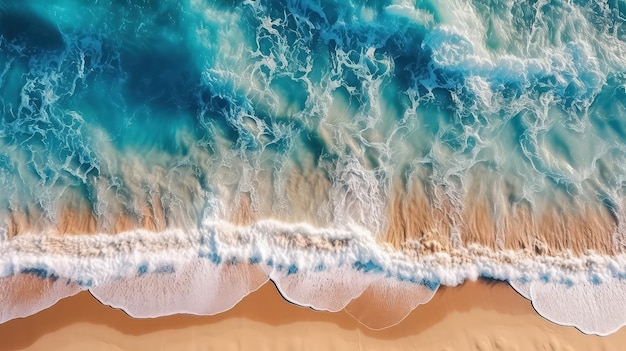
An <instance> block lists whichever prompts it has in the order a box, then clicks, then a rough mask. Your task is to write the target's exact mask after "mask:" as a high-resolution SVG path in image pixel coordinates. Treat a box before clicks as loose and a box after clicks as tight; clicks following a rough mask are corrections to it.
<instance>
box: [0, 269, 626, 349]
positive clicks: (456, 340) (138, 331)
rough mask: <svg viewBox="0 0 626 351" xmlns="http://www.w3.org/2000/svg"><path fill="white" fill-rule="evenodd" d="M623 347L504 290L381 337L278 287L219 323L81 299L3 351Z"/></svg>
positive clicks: (418, 317)
mask: <svg viewBox="0 0 626 351" xmlns="http://www.w3.org/2000/svg"><path fill="white" fill-rule="evenodd" d="M372 303H374V302H372ZM624 343H626V329H624V330H620V331H618V332H617V333H615V334H613V335H610V336H608V337H597V336H590V335H585V334H582V333H581V332H579V331H578V330H576V329H574V328H572V327H563V326H558V325H555V324H553V323H550V322H548V321H547V320H545V319H543V318H541V317H540V316H539V315H537V313H536V312H535V311H534V310H533V308H532V306H531V304H530V302H529V301H528V300H526V299H524V298H523V297H521V296H520V295H518V294H517V293H516V292H515V291H514V290H513V289H512V288H510V287H509V286H508V285H507V284H505V283H489V282H482V281H480V282H474V283H466V284H465V285H463V286H462V287H457V288H442V289H440V291H439V292H438V293H437V294H436V295H435V297H434V298H433V300H432V301H431V302H429V303H428V304H426V305H421V306H419V307H418V308H417V309H416V310H415V311H413V312H412V313H411V314H410V315H409V316H408V317H407V318H406V319H405V320H404V321H403V322H402V323H400V324H398V325H396V326H394V327H391V328H388V329H385V330H381V331H373V330H370V329H367V328H365V327H363V326H362V325H361V324H360V323H359V322H357V321H356V320H355V319H353V318H352V317H351V316H350V315H348V313H346V312H345V311H341V312H338V313H328V312H317V311H313V310H310V309H307V308H302V307H298V306H295V305H292V304H289V303H287V302H285V301H284V300H283V299H282V298H281V297H280V295H279V294H278V293H277V291H276V289H275V287H274V285H273V284H272V283H268V284H266V285H264V286H263V287H262V288H261V289H259V290H258V291H256V292H254V293H252V294H251V295H250V296H248V297H246V298H245V299H244V300H243V301H242V302H241V303H239V304H238V305H237V306H235V307H234V308H233V309H232V310H230V311H228V312H226V313H222V314H219V315H216V316H188V315H175V316H169V317H160V318H155V319H133V318H130V317H128V316H127V315H126V314H124V313H123V312H122V311H119V310H115V309H113V308H110V307H107V306H104V305H101V304H100V303H99V302H97V301H96V300H95V299H94V298H93V297H92V296H91V295H90V294H89V293H87V292H82V293H80V294H78V295H75V296H73V297H69V298H66V299H63V300H61V301H60V302H58V303H57V304H56V305H54V306H53V307H51V308H49V309H47V310H44V311H42V312H40V313H38V314H36V315H33V316H30V317H27V318H21V319H16V320H12V321H9V322H7V323H5V324H2V325H0V350H50V351H53V350H92V351H97V350H177V351H180V350H220V351H222V350H224V351H226V350H461V351H463V350H484V351H486V350H521V351H529V350H622V349H623V345H624Z"/></svg>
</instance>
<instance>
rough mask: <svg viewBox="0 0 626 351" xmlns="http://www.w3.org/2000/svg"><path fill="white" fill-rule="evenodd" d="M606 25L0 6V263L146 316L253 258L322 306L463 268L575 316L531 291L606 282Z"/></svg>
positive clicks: (621, 137)
mask: <svg viewBox="0 0 626 351" xmlns="http://www.w3.org/2000/svg"><path fill="white" fill-rule="evenodd" d="M625 21H626V4H624V2H623V1H621V0H613V1H611V0H609V1H597V2H596V1H570V2H555V3H552V2H543V1H538V2H537V1H532V2H531V1H512V0H509V1H507V0H497V1H468V0H450V1H446V2H443V3H442V2H431V1H415V2H411V1H405V0H399V1H374V2H359V1H336V2H334V1H312V0H304V1H295V0H293V1H291V0H289V1H285V2H278V1H212V2H205V1H197V0H191V1H183V2H176V1H161V2H159V3H158V4H155V3H153V2H150V1H143V2H142V1H140V2H136V1H133V2H130V1H92V2H76V1H52V2H46V3H42V2H37V1H25V2H20V3H19V4H17V5H16V4H15V3H13V2H9V1H0V106H1V109H2V110H1V114H0V216H2V217H3V220H2V221H0V253H2V255H1V256H0V277H6V278H3V279H11V278H10V277H11V276H16V275H19V274H20V273H25V274H31V275H33V274H34V275H36V276H38V277H40V278H45V279H53V280H54V281H58V280H64V279H65V280H69V281H70V282H72V283H71V284H76V285H77V286H79V287H80V288H81V289H90V290H91V291H92V293H93V294H94V295H95V296H97V297H98V298H99V299H100V300H101V301H103V302H104V303H108V304H112V305H115V306H117V307H121V308H124V309H125V310H126V311H127V312H129V313H130V314H132V315H136V316H156V315H161V314H171V313H176V312H186V313H199V314H210V313H217V312H219V311H223V310H225V309H228V308H230V307H232V305H233V304H234V303H236V302H237V301H239V299H240V298H241V297H243V296H244V295H245V294H247V293H249V292H250V291H252V290H254V289H255V288H256V287H258V286H260V285H261V284H262V282H264V281H265V280H266V279H267V278H269V279H272V280H273V281H274V282H275V283H276V285H277V286H278V288H279V289H280V290H281V292H282V293H283V295H284V296H285V298H287V299H288V300H290V301H292V302H294V303H297V304H301V305H306V306H311V307H314V308H317V309H325V310H333V311H334V310H340V309H342V308H344V307H345V306H346V305H347V304H348V303H349V302H350V301H351V300H352V299H354V298H356V297H358V296H359V295H361V293H363V292H364V291H366V290H367V289H368V287H371V288H370V290H372V289H373V290H372V291H376V292H375V293H374V294H378V295H380V296H383V295H385V294H387V295H385V296H392V295H393V294H390V293H388V291H389V289H391V288H389V289H387V288H385V286H399V285H398V284H400V285H402V284H404V283H407V282H408V283H410V284H414V285H415V286H416V289H418V290H419V289H422V290H419V292H418V290H415V291H413V290H410V289H408V288H406V289H408V290H406V289H405V287H404V285H402V287H399V288H397V290H398V291H403V292H402V293H401V294H402V298H397V300H398V301H403V302H398V303H401V304H404V305H406V306H400V307H393V308H392V307H390V310H394V311H395V310H398V311H406V310H407V309H408V310H409V311H410V309H412V308H415V306H417V304H419V303H424V302H427V301H428V300H429V299H430V296H432V295H429V294H428V293H423V292H424V291H432V292H434V291H435V290H436V289H437V287H438V286H439V285H440V284H444V285H456V284H460V283H462V282H463V281H464V280H465V279H476V278H478V277H480V276H482V277H489V278H495V279H501V280H509V281H511V282H512V284H513V285H517V286H518V288H519V287H520V286H521V285H525V284H534V285H535V286H540V285H539V284H553V285H550V287H545V286H544V287H543V288H539V287H536V288H528V289H527V290H528V291H526V290H525V289H526V288H519V289H521V291H522V292H523V294H525V296H526V295H528V296H526V297H528V298H531V299H533V301H534V302H535V304H536V307H537V310H538V311H539V312H540V313H544V314H545V315H546V316H548V317H549V318H551V319H553V320H555V321H558V322H562V323H564V324H573V325H577V326H580V325H581V324H580V323H582V322H580V321H582V320H584V319H585V318H587V315H575V316H573V317H571V316H570V315H568V314H567V313H566V311H560V310H558V308H564V307H562V306H561V307H558V308H556V310H555V309H554V308H552V307H551V308H552V309H550V310H549V311H548V310H546V309H545V308H544V309H543V310H542V308H541V307H539V306H540V305H541V306H543V305H546V302H545V301H549V299H550V298H552V296H554V295H555V294H557V293H556V292H555V291H559V293H562V294H570V295H568V296H571V299H572V301H577V303H579V304H582V305H584V304H589V303H601V302H598V301H591V302H590V300H589V299H588V298H587V297H586V296H591V295H590V293H589V291H592V290H593V289H597V288H598V286H602V291H603V292H606V291H613V292H619V291H621V288H620V286H621V284H622V280H623V278H624V277H626V263H625V262H626V256H625V255H624V249H625V245H626V244H625V243H626V239H625V237H624V235H625V234H626V231H625V229H624V227H623V223H624V219H625V217H624V214H626V212H625V210H624V200H623V199H624V193H623V187H624V182H625V180H626V179H625V178H624V177H625V175H626V29H625V28H626V27H623V24H624V22H625ZM229 267H230V268H229ZM233 267H238V268H233ZM244 267H245V268H244ZM243 270H245V271H246V272H250V271H249V270H252V271H254V272H255V273H249V276H247V275H246V278H245V279H244V278H242V280H241V281H237V280H236V279H235V280H233V279H234V278H233V276H236V275H237V274H240V273H241V272H242V271H243ZM237 272H239V273H237ZM340 273H341V274H340ZM241 274H243V273H241ZM246 274H248V273H246ZM7 281H9V280H5V282H7ZM155 282H159V283H155ZM384 282H387V283H384ZM3 284H4V283H3ZM6 284H9V283H6ZM6 284H5V285H6ZM55 284H56V283H55ZM142 284H143V285H145V286H150V287H151V288H146V289H145V291H146V294H147V295H146V296H148V297H150V298H151V297H154V296H156V298H155V300H154V301H152V300H150V298H145V299H139V300H136V295H135V293H134V292H133V291H135V290H137V289H139V287H140V286H142ZM3 286H4V285H3ZM7 286H8V285H7ZM208 286H210V289H208V288H207V287H208ZM572 286H575V287H576V288H574V289H572V288H571V287H572ZM220 287H222V288H220ZM152 288H154V289H164V290H162V291H161V290H159V291H161V292H160V293H157V292H156V291H153V290H151V289H152ZM385 289H387V290H385ZM402 289H405V290H402ZM424 289H425V290H424ZM551 289H552V290H551ZM611 289H613V290H611ZM553 290H554V291H553ZM54 291H55V292H54V294H57V293H56V290H54ZM59 291H61V290H59ZM68 291H69V290H68ZM72 291H74V290H72ZM114 291H121V292H119V293H115V294H113V293H112V292H114ZM225 291H226V292H228V293H225ZM368 291H369V290H368ZM380 291H387V292H385V293H384V294H383V293H379V292H380ZM533 291H536V293H535V295H533V293H532V292H533ZM540 291H541V292H540ZM147 292H150V293H147ZM59 294H61V295H62V294H63V293H61V292H60V293H59ZM603 294H604V295H603ZM209 295H210V296H209ZM596 295H597V296H605V295H606V296H609V295H610V296H621V294H618V293H615V294H613V295H611V294H610V293H598V294H596ZM596 295H593V296H596ZM55 296H56V295H55ZM120 296H121V297H125V298H120ZM133 296H135V298H133ZM190 296H193V298H188V297H190ZM418 296H419V297H418ZM535 296H537V297H535ZM546 296H547V299H548V300H546ZM177 297H179V298H180V300H177ZM405 297H406V298H405ZM163 299H165V300H163ZM52 300H55V297H52V298H50V299H49V301H48V300H46V301H48V302H42V303H41V304H48V305H49V304H50V303H54V301H52ZM417 300H419V301H417ZM611 300H612V301H613V302H612V303H617V304H619V306H626V300H624V299H619V298H617V299H615V298H611ZM55 301H56V300H55ZM163 301H168V303H169V304H168V305H167V308H165V309H161V307H160V306H161V305H163V303H162V302H163ZM189 301H205V302H206V303H207V305H202V303H192V304H191V305H189ZM568 301H569V300H568ZM615 301H617V302H615ZM37 306H39V305H37ZM189 306H191V307H189ZM193 306H196V307H197V308H198V310H196V311H194V310H193ZM407 306H410V307H407ZM559 306H560V305H559ZM44 307H45V306H44ZM44 307H38V308H44ZM190 308H191V309H190ZM582 310H584V311H587V310H585V309H582ZM6 311H13V310H11V309H9V310H6ZM6 311H5V312H3V313H2V314H1V315H0V316H1V317H2V320H7V319H10V318H14V317H17V316H19V315H21V314H23V313H33V312H19V313H17V312H6ZM29 311H30V310H29ZM542 311H544V312H542ZM594 311H595V310H593V309H589V310H588V311H587V312H585V313H588V315H589V314H594V313H596V312H594ZM20 313H21V314H20ZM351 313H353V314H355V315H359V314H361V315H365V314H366V313H365V314H363V313H361V312H358V311H357V312H354V311H351ZM403 313H404V312H399V314H398V315H395V314H394V315H393V316H392V317H390V319H389V320H390V322H389V323H390V324H394V323H396V322H397V321H396V320H394V318H395V319H398V318H402V317H403V316H400V314H403ZM407 313H408V312H407ZM583 314H584V313H583ZM5 315H6V316H8V317H5ZM560 316H565V317H563V318H561V317H560ZM568 318H569V319H568ZM577 318H578V319H577ZM594 321H598V322H594V323H595V324H594V325H592V326H590V327H588V326H587V325H585V326H582V327H581V330H583V331H585V332H591V333H600V334H605V333H607V332H612V331H614V330H615V329H616V328H618V327H619V326H621V324H622V323H624V321H623V320H622V319H620V318H617V317H611V318H608V317H607V319H606V321H603V320H602V318H595V319H594ZM603 323H604V324H603ZM376 327H377V328H379V327H381V326H380V325H378V326H376Z"/></svg>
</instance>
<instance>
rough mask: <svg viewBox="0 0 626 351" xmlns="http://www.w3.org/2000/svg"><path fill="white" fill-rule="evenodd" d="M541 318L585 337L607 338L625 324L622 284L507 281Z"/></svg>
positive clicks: (624, 283)
mask: <svg viewBox="0 0 626 351" xmlns="http://www.w3.org/2000/svg"><path fill="white" fill-rule="evenodd" d="M510 284H511V286H513V287H514V288H515V290H517V291H518V292H519V293H520V294H521V295H522V296H524V297H526V298H527V299H529V300H531V301H532V304H533V307H534V308H535V310H536V311H537V313H539V314H540V315H541V316H543V317H544V318H546V319H548V320H550V321H552V322H554V323H557V324H560V325H567V326H573V327H576V328H577V329H579V330H580V331H582V332H583V333H586V334H597V335H601V336H604V335H609V334H612V333H614V332H616V331H617V330H619V329H620V328H621V327H622V326H624V325H626V281H624V280H621V279H619V278H605V279H604V280H603V281H602V282H601V283H593V282H591V281H588V280H587V281H579V282H576V283H574V284H571V285H570V284H563V283H557V282H543V281H533V282H519V281H518V282H510Z"/></svg>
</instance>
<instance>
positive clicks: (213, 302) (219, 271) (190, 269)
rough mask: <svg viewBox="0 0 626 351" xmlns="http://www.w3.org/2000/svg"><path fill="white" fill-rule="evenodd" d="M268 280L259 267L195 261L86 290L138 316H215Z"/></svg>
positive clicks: (105, 301)
mask: <svg viewBox="0 0 626 351" xmlns="http://www.w3.org/2000/svg"><path fill="white" fill-rule="evenodd" d="M265 282H267V276H266V275H265V274H264V273H263V271H261V269H260V268H259V267H258V266H251V265H248V264H233V265H231V264H220V265H216V264H214V263H213V262H211V261H209V260H205V259H201V260H194V261H193V262H190V263H188V264H186V265H184V266H183V267H181V268H179V269H178V270H176V271H175V272H173V273H147V274H144V275H141V276H136V277H132V278H127V279H123V280H116V281H112V282H108V283H105V284H103V285H99V286H96V287H93V288H91V289H89V291H90V292H91V293H92V294H93V296H94V297H96V298H97V299H98V300H99V301H100V302H102V303H104V304H107V305H110V306H112V307H115V308H120V309H123V310H124V311H126V313H128V314H129V315H131V316H133V317H138V318H154V317H159V316H166V315H172V314H176V313H189V314H196V315H214V314H217V313H220V312H224V311H227V310H229V309H231V308H232V307H233V306H235V305H236V304H237V303H238V302H239V301H241V299H243V298H244V297H245V296H246V295H248V294H249V293H251V292H253V291H255V290H256V289H258V288H259V287H261V286H262V285H263V284H264V283H265Z"/></svg>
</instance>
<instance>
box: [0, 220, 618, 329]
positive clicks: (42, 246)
mask: <svg viewBox="0 0 626 351" xmlns="http://www.w3.org/2000/svg"><path fill="white" fill-rule="evenodd" d="M0 257H2V258H1V259H0V269H1V272H2V276H3V277H6V276H11V275H13V274H18V273H23V272H34V271H36V272H37V274H38V275H39V276H40V277H44V276H48V277H55V278H56V277H61V278H68V279H71V280H72V281H74V282H76V283H77V284H78V285H80V286H82V288H83V289H90V290H91V291H92V292H93V293H94V295H95V296H97V297H98V298H99V299H101V301H103V302H104V303H109V304H111V305H114V306H116V307H121V308H123V309H125V310H126V311H128V312H129V313H130V314H132V315H136V316H142V317H148V316H149V317H154V316H157V315H161V314H172V313H177V312H186V313H196V314H214V313H218V312H220V311H224V310H226V309H228V308H230V307H232V306H233V305H234V304H235V303H236V302H237V301H239V299H241V298H242V297H243V296H245V295H246V294H247V293H249V292H250V291H253V290H254V289H255V288H256V287H258V286H259V285H260V284H261V283H262V282H263V278H261V279H258V276H257V275H255V274H252V275H250V277H251V278H250V279H243V280H242V281H241V282H233V281H232V280H231V278H232V275H231V273H232V272H231V273H228V272H226V271H228V270H229V268H227V267H228V266H229V265H234V266H235V267H237V266H240V265H245V266H248V265H249V264H250V263H252V267H254V265H255V264H258V265H259V268H262V269H264V270H265V272H266V273H265V274H267V275H269V277H270V278H271V279H272V280H274V281H275V282H276V284H277V286H278V288H279V289H280V291H281V293H283V295H284V296H285V298H287V299H288V300H290V301H293V302H296V303H298V304H301V305H305V306H311V307H313V308H316V309H322V310H331V311H336V310H339V309H341V308H344V307H345V306H346V305H347V304H348V303H350V301H352V300H353V299H354V298H356V297H358V296H359V295H360V294H362V293H363V291H365V290H366V289H367V288H368V287H369V286H371V284H372V283H374V282H377V281H379V282H382V281H383V280H385V279H389V280H391V281H402V282H407V283H413V284H414V285H415V286H422V287H424V286H428V287H430V289H431V290H433V291H434V290H436V288H437V286H438V285H439V284H444V285H450V286H454V285H457V284H460V283H462V282H463V281H464V280H466V279H471V280H475V279H477V278H478V277H481V276H482V277H490V278H495V279H501V280H510V281H522V282H526V281H530V282H535V281H548V282H551V283H553V285H552V288H551V289H553V290H549V291H548V294H550V295H552V296H553V293H554V291H556V290H559V289H560V290H559V291H561V290H565V291H567V288H568V286H569V285H575V286H578V285H580V291H582V293H578V294H573V295H571V298H570V299H569V300H568V301H571V302H572V303H576V304H588V303H599V301H588V300H587V299H586V298H584V296H585V294H588V293H589V292H588V291H590V290H592V289H597V288H598V287H597V286H591V285H590V284H589V283H588V282H590V281H592V282H594V283H597V284H602V282H609V283H608V284H607V285H606V286H605V285H601V286H602V287H604V288H605V291H611V290H612V289H613V287H614V286H615V287H617V286H616V285H612V283H611V282H615V281H618V280H616V279H619V278H620V277H623V276H626V256H625V255H618V256H613V257H609V256H601V255H586V256H582V257H574V256H571V257H567V256H558V257H548V256H531V255H528V254H526V253H524V252H520V251H492V250H489V249H486V248H483V247H479V246H476V245H474V246H470V247H469V248H464V249H456V250H453V251H451V252H450V253H435V254H431V255H427V256H416V255H411V253H407V252H399V251H394V250H392V249H389V248H387V247H386V246H381V245H379V244H378V243H376V242H375V240H374V239H373V236H372V235H371V234H370V233H368V232H365V231H363V230H362V229H360V228H354V229H353V230H352V231H337V230H332V229H316V228H313V227H310V226H308V225H306V224H299V225H289V224H285V223H281V222H277V221H270V220H267V221H261V222H257V223H256V224H254V225H251V226H247V227H238V226H233V225H231V224H229V223H226V222H210V221H207V222H205V225H204V226H203V227H202V229H201V230H200V231H188V232H183V231H180V230H169V231H165V232H161V233H150V232H146V231H136V232H126V233H122V234H120V235H117V236H111V235H93V236H42V235H23V236H18V237H16V238H14V239H12V240H9V241H6V242H3V243H1V244H0ZM224 266H226V267H224ZM168 272H170V273H171V274H167V273H168ZM225 282H226V283H225ZM347 282H352V283H349V284H348V283H347ZM161 284H163V285H162V286H161ZM342 287H343V289H342ZM337 288H339V290H337V291H338V293H334V291H335V289H337ZM161 289H162V290H161ZM180 289H183V290H182V291H183V293H182V294H183V295H185V296H184V297H183V296H180V294H179V293H180V292H181V290H180ZM207 289H208V290H207ZM142 290H143V291H144V292H145V293H146V294H145V295H144V294H137V292H139V291H142ZM534 291H536V292H533V290H532V289H531V298H533V299H535V298H538V297H536V296H539V295H534V294H540V292H538V291H540V290H537V289H535V290H534ZM577 291H578V290H577ZM229 292H232V295H229ZM146 296H148V297H149V298H148V299H146ZM168 296H169V297H168ZM174 296H179V297H180V300H182V301H180V300H178V299H174ZM544 296H545V295H544ZM619 296H621V295H619V294H617V293H613V295H612V297H613V302H611V303H618V304H621V303H626V301H624V302H620V300H619V299H618V298H619ZM616 298H617V300H615V299H616ZM185 299H189V301H192V302H194V303H189V302H188V301H184V300H185ZM229 299H230V300H229ZM421 299H422V300H424V299H423V298H421ZM422 300H418V301H417V303H415V301H413V303H414V305H417V304H418V303H423V302H422ZM425 300H426V301H427V300H428V298H426V299H425ZM610 300H611V299H608V300H607V301H610ZM615 301H617V302H615ZM164 302H166V303H165V304H163V303H164ZM196 302H197V304H196ZM555 306H556V305H555ZM558 306H560V305H558ZM414 307H415V306H412V307H411V306H409V307H408V311H410V310H411V309H412V308H414ZM561 307H563V308H564V306H561ZM570 307H571V306H569V305H568V306H567V308H570ZM557 308H560V307H557ZM538 310H539V308H538ZM558 311H561V310H558ZM558 311H556V312H555V310H554V309H552V310H549V311H547V312H545V313H546V315H547V316H548V317H549V318H551V316H554V315H559V313H561V312H558ZM589 311H591V312H593V311H594V310H593V309H590V310H589ZM540 312H541V311H540ZM22 315H23V313H22ZM561 315H562V314H561ZM10 318H13V317H10ZM401 318H402V316H401V317H400V319H401ZM396 319H397V318H396ZM555 320H556V321H560V320H565V322H564V323H568V322H570V321H569V320H566V319H563V318H555ZM393 323H397V322H393ZM571 323H573V322H571ZM606 323H607V324H602V325H599V324H593V325H591V326H582V327H581V329H584V330H585V331H586V332H592V333H600V334H603V333H606V332H607V331H612V330H615V329H616V328H617V327H619V326H620V325H621V324H622V322H620V320H619V319H617V318H611V319H607V320H606ZM576 325H578V324H576ZM607 325H609V326H608V327H607ZM377 327H380V326H377ZM594 328H596V329H594Z"/></svg>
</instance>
